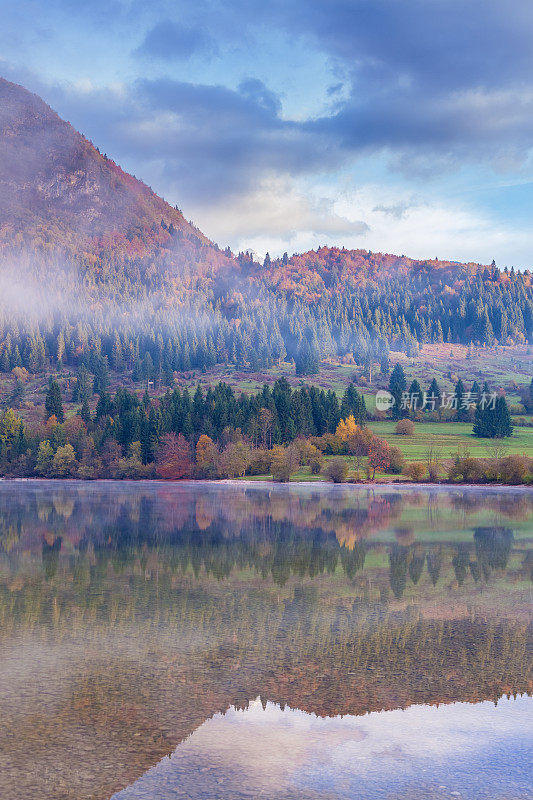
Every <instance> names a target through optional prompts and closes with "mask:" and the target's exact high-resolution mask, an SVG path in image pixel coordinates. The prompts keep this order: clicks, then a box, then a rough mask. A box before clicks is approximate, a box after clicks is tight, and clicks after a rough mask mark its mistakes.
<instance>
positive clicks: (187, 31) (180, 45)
mask: <svg viewBox="0 0 533 800" xmlns="http://www.w3.org/2000/svg"><path fill="white" fill-rule="evenodd" d="M216 50H217V47H216V44H215V42H214V41H213V39H212V38H211V37H210V36H209V35H208V34H207V33H206V31H205V29H203V28H201V27H199V26H197V25H191V26H188V25H183V24H181V23H177V22H173V21H172V20H171V19H164V20H162V21H161V22H158V23H157V24H156V25H154V27H153V28H151V29H150V30H149V31H148V33H147V34H146V36H145V37H144V40H143V42H142V44H141V45H140V47H138V48H137V49H136V50H135V53H138V54H139V55H142V56H149V57H151V58H157V59H161V60H163V61H173V60H180V59H187V58H190V57H191V56H192V55H195V54H202V55H206V54H214V53H215V52H216Z"/></svg>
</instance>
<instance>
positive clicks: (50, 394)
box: [44, 379, 65, 422]
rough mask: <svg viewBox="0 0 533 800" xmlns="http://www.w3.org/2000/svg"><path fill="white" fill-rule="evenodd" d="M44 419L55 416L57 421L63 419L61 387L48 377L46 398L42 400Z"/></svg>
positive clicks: (62, 420)
mask: <svg viewBox="0 0 533 800" xmlns="http://www.w3.org/2000/svg"><path fill="white" fill-rule="evenodd" d="M44 408H45V419H50V417H55V418H56V419H57V421H58V422H64V421H65V415H64V413H63V403H62V400H61V389H60V388H59V384H58V382H57V381H54V380H52V379H50V383H49V385H48V391H47V393H46V400H45V402H44Z"/></svg>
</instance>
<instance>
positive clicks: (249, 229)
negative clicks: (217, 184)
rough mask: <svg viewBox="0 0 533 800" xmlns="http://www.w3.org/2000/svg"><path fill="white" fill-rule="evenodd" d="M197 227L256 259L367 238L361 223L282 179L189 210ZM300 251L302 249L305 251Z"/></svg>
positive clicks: (363, 223) (267, 181)
mask: <svg viewBox="0 0 533 800" xmlns="http://www.w3.org/2000/svg"><path fill="white" fill-rule="evenodd" d="M192 213H193V216H194V218H195V219H196V220H197V221H198V224H199V225H200V227H201V228H202V229H204V230H206V231H207V232H208V235H209V236H211V237H213V238H214V239H215V240H216V241H218V242H219V243H221V244H224V245H225V244H226V243H229V244H230V245H231V247H232V249H233V250H235V251H238V250H245V249H248V248H251V249H253V250H256V251H257V252H258V253H260V254H263V255H264V254H265V253H266V251H267V250H270V251H271V252H272V253H273V254H276V255H281V253H283V252H284V251H285V250H290V251H291V252H292V251H294V250H298V249H300V245H301V244H302V243H303V242H307V243H312V244H313V245H315V244H319V243H320V242H323V241H338V240H339V239H343V238H350V239H354V238H356V237H361V236H362V235H363V234H365V233H367V232H368V230H369V228H368V225H367V224H366V222H363V221H361V220H358V219H349V218H348V216H344V215H342V214H340V213H338V212H337V211H336V210H335V203H334V201H333V200H332V199H331V198H328V197H323V196H321V195H320V193H312V192H310V191H309V190H306V189H305V188H304V187H302V186H299V185H297V183H296V182H294V181H291V180H289V179H287V178H279V177H270V178H265V179H264V180H263V181H262V182H261V184H260V185H259V186H258V187H256V188H255V189H254V190H253V191H251V192H250V193H248V194H246V195H242V196H236V197H235V198H233V199H232V200H230V201H224V202H222V203H215V204H212V205H210V206H206V205H205V204H202V205H201V206H198V207H195V208H193V209H192ZM308 246H309V244H308V245H307V246H305V245H304V248H303V249H308Z"/></svg>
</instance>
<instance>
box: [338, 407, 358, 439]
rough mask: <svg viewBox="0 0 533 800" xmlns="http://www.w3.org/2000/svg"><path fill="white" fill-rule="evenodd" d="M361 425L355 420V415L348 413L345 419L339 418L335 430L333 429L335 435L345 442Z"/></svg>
mask: <svg viewBox="0 0 533 800" xmlns="http://www.w3.org/2000/svg"><path fill="white" fill-rule="evenodd" d="M360 430H361V427H360V426H359V425H358V424H357V422H356V421H355V417H354V415H353V414H350V416H349V417H346V419H341V421H340V422H339V424H338V425H337V430H336V431H335V433H336V435H337V436H338V437H339V439H340V440H341V441H343V442H347V441H348V439H350V438H351V437H352V436H355V434H357V433H359V431H360Z"/></svg>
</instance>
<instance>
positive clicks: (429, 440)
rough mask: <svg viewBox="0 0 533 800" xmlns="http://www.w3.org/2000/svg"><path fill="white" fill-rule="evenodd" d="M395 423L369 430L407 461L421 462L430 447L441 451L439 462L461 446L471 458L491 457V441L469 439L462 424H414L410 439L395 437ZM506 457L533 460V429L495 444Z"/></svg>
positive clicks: (467, 425)
mask: <svg viewBox="0 0 533 800" xmlns="http://www.w3.org/2000/svg"><path fill="white" fill-rule="evenodd" d="M395 427H396V423H395V422H393V421H392V420H386V421H383V422H381V421H380V422H370V423H369V428H371V430H373V431H374V433H375V434H376V435H377V436H381V437H382V438H383V439H386V440H387V442H388V443H389V444H390V445H391V446H394V447H399V448H400V449H401V450H402V452H403V454H404V456H405V458H406V459H407V460H408V461H423V460H424V457H425V455H426V452H427V449H428V446H429V445H433V446H434V447H436V448H438V449H439V450H440V458H441V459H445V458H450V457H451V456H452V455H454V454H455V453H456V452H457V450H458V448H459V446H460V445H464V446H465V447H467V448H468V450H469V451H470V455H471V456H473V457H474V458H487V457H489V456H490V455H491V448H493V447H494V440H490V439H478V438H477V437H475V436H472V425H471V424H470V423H464V422H420V423H415V432H414V434H413V436H398V434H396V433H394V429H395ZM498 444H499V445H500V446H502V447H504V448H505V450H506V452H507V455H513V454H516V453H518V454H519V455H527V456H531V457H533V428H515V429H514V434H513V436H512V437H511V438H510V439H504V440H498Z"/></svg>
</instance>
